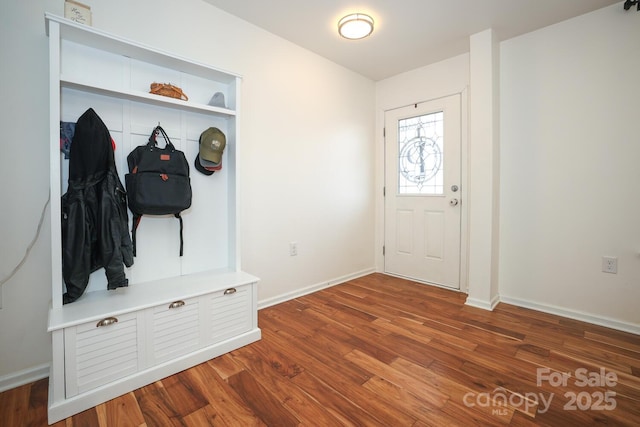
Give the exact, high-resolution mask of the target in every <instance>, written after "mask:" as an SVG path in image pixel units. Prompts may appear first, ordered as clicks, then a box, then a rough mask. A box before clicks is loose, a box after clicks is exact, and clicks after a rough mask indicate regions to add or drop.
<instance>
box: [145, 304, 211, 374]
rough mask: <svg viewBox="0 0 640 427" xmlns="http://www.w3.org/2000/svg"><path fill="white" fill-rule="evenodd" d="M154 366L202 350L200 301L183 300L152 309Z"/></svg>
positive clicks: (151, 346) (152, 355) (151, 347)
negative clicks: (195, 350)
mask: <svg viewBox="0 0 640 427" xmlns="http://www.w3.org/2000/svg"><path fill="white" fill-rule="evenodd" d="M149 312H150V321H151V328H150V330H151V331H152V333H151V339H152V343H151V345H150V347H149V348H150V350H151V351H150V353H151V354H150V356H151V357H152V360H151V363H152V364H155V363H159V362H163V361H165V360H169V359H172V358H175V357H177V356H181V355H183V354H187V353H189V352H191V351H193V350H194V349H196V348H198V347H200V342H201V339H200V323H201V322H200V300H199V299H196V298H194V299H184V300H178V301H174V302H172V303H170V304H165V305H162V306H158V307H154V308H151V309H149Z"/></svg>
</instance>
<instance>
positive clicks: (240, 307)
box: [208, 285, 253, 344]
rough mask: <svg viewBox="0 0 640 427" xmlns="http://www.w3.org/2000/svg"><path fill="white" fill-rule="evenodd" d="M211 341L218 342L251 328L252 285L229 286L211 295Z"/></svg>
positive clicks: (209, 305) (209, 306)
mask: <svg viewBox="0 0 640 427" xmlns="http://www.w3.org/2000/svg"><path fill="white" fill-rule="evenodd" d="M208 298H209V304H208V308H209V310H210V311H209V327H210V335H209V340H210V343H212V344H213V343H217V342H220V341H224V340H226V339H228V338H231V337H233V336H235V335H238V334H241V333H244V332H247V331H249V330H250V329H251V323H252V319H253V317H252V313H251V310H252V304H253V287H252V285H246V286H238V287H233V288H229V289H227V290H225V291H220V292H217V293H215V294H212V295H209V296H208Z"/></svg>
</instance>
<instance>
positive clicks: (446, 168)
mask: <svg viewBox="0 0 640 427" xmlns="http://www.w3.org/2000/svg"><path fill="white" fill-rule="evenodd" d="M460 102H461V101H460V95H451V96H448V97H445V98H441V99H437V100H433V101H428V102H423V103H420V104H415V105H411V106H408V107H403V108H398V109H395V110H391V111H387V112H386V113H385V257H384V259H385V262H384V267H385V272H387V273H389V274H393V275H398V276H402V277H407V278H409V279H413V280H417V281H420V282H426V283H433V284H437V285H442V286H447V287H450V288H455V289H459V288H460V226H461V222H460V218H461V209H460V204H461V203H462V201H463V199H462V186H461V182H460V181H461V154H460V148H461V131H460V129H461V114H460V111H461V106H460Z"/></svg>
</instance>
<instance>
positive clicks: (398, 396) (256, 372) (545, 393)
mask: <svg viewBox="0 0 640 427" xmlns="http://www.w3.org/2000/svg"><path fill="white" fill-rule="evenodd" d="M465 297H466V295H464V294H460V293H456V292H452V291H447V290H443V289H439V288H434V287H431V286H424V285H420V284H416V283H412V282H409V281H405V280H401V279H397V278H392V277H388V276H385V275H381V274H373V275H370V276H366V277H363V278H360V279H356V280H352V281H350V282H348V283H345V284H341V285H338V286H334V287H332V288H329V289H326V290H323V291H319V292H316V293H314V294H311V295H307V296H304V297H301V298H297V299H295V300H291V301H288V302H285V303H282V304H279V305H277V306H274V307H270V308H266V309H263V310H261V311H260V312H259V326H260V327H261V328H262V334H263V338H262V340H261V341H259V342H257V343H254V344H251V345H249V346H246V347H243V348H241V349H238V350H236V351H233V352H231V353H228V354H225V355H223V356H220V357H218V358H216V359H213V360H210V361H208V362H206V363H203V364H201V365H198V366H195V367H194V368H191V369H189V370H186V371H183V372H180V373H178V374H176V375H173V376H171V377H168V378H165V379H163V380H162V381H158V382H155V383H153V384H151V385H148V386H146V387H143V388H141V389H138V390H135V391H133V392H131V393H128V394H126V395H124V396H121V397H119V398H117V399H114V400H111V401H109V402H106V403H104V404H101V405H99V406H97V407H95V408H92V409H90V410H88V411H85V412H82V413H80V414H78V415H75V416H73V417H71V418H68V419H66V420H63V421H61V422H59V423H56V424H55V426H59V427H63V426H65V427H75V426H144V425H146V426H172V425H174V426H253V425H260V426H264V425H267V426H295V425H305V426H334V425H371V426H416V427H418V426H471V425H482V426H484V425H496V426H503V425H512V426H533V425H542V426H586V425H617V426H625V425H626V426H638V425H640V336H637V335H633V334H628V333H623V332H619V331H615V330H611V329H607V328H604V327H600V326H594V325H590V324H587V323H583V322H579V321H575V320H570V319H566V318H562V317H558V316H553V315H549V314H545V313H540V312H536V311H532V310H527V309H522V308H518V307H514V306H510V305H507V304H499V305H498V307H497V308H496V309H495V311H493V312H486V311H483V310H479V309H475V308H473V307H467V306H465V305H464V301H465ZM538 369H540V372H538ZM560 373H569V374H570V375H571V376H570V377H567V376H565V377H563V376H562V375H561V374H560ZM47 387H48V386H47V379H44V380H41V381H37V382H35V383H32V384H28V385H25V386H22V387H18V388H16V389H13V390H9V391H7V392H4V393H1V394H0V425H2V426H11V427H13V426H23V425H24V426H44V425H46V424H47V423H46V419H47V417H46V405H47ZM505 403H506V404H505Z"/></svg>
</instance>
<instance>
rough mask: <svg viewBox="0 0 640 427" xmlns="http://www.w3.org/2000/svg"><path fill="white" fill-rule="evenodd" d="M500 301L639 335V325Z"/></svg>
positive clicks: (519, 301) (503, 298)
mask: <svg viewBox="0 0 640 427" xmlns="http://www.w3.org/2000/svg"><path fill="white" fill-rule="evenodd" d="M500 301H501V302H504V303H507V304H512V305H517V306H518V307H523V308H530V309H532V310H537V311H542V312H543V313H549V314H555V315H557V316H562V317H568V318H569V319H574V320H580V321H582V322H587V323H592V324H594V325H599V326H604V327H606V328H611V329H616V330H618V331H623V332H630V333H632V334H636V335H640V325H639V324H636V323H628V322H622V321H620V320H616V319H611V318H609V317H603V316H594V315H593V314H589V313H585V312H582V311H578V310H570V309H567V308H562V307H557V306H554V305H549V304H543V303H539V302H535V301H529V300H524V299H521V298H514V297H509V296H505V295H501V296H500Z"/></svg>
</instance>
